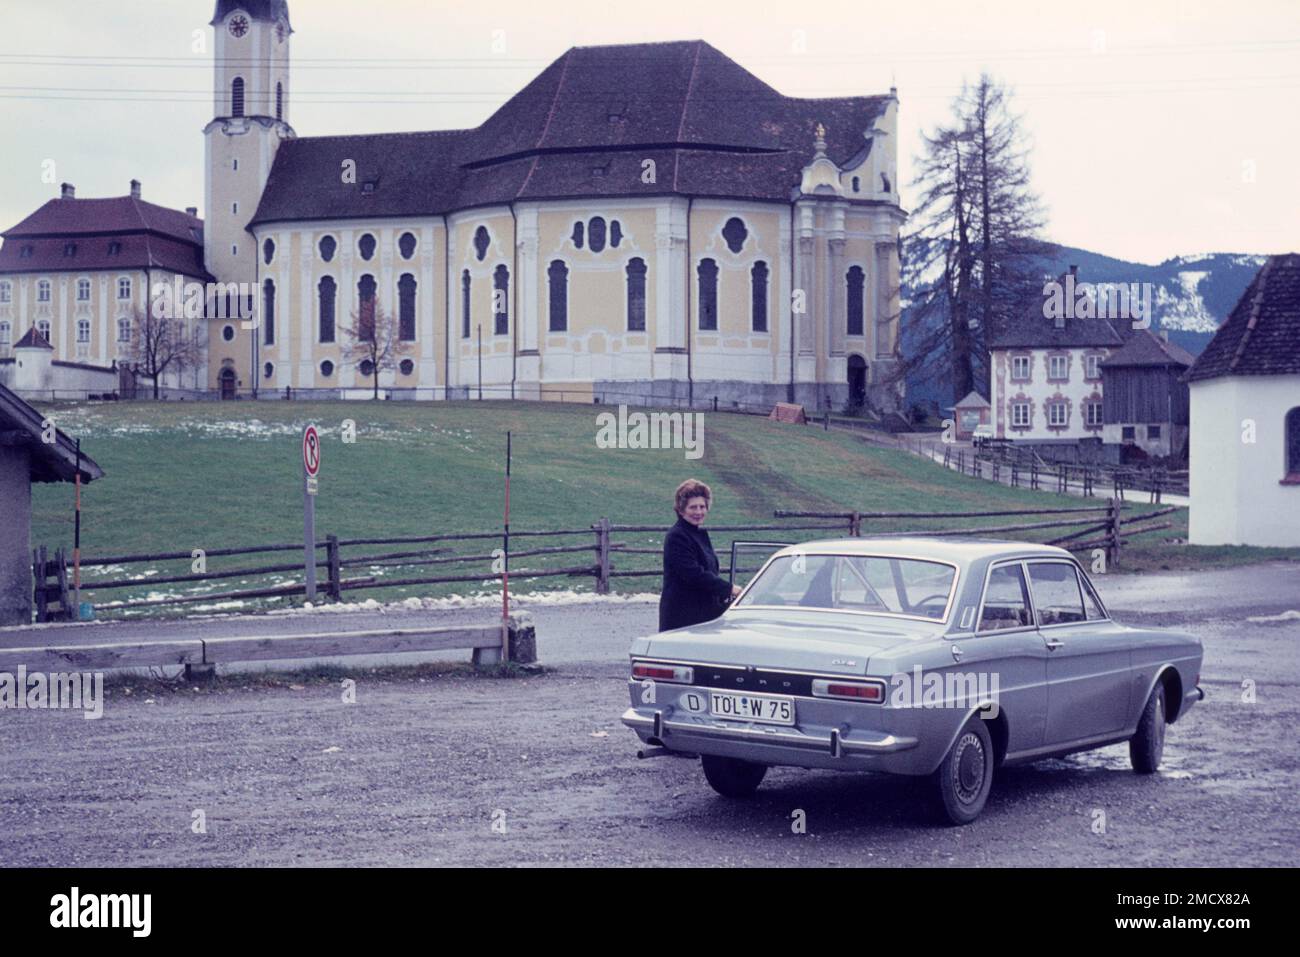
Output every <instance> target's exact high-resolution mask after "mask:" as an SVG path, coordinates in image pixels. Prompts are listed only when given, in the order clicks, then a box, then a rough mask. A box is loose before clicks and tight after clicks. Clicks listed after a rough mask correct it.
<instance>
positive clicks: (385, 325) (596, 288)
mask: <svg viewBox="0 0 1300 957" xmlns="http://www.w3.org/2000/svg"><path fill="white" fill-rule="evenodd" d="M212 27H213V29H214V33H215V37H214V41H215V42H214V45H213V50H214V57H215V64H214V69H215V80H214V97H213V118H212V120H211V122H209V123H208V125H207V127H206V128H205V130H204V132H203V135H204V138H205V162H206V187H205V196H204V215H205V220H204V222H203V224H202V239H203V263H202V271H203V272H205V273H206V274H208V275H210V277H212V279H214V280H215V281H216V282H217V283H220V284H226V288H228V289H233V290H238V293H237V295H238V297H239V300H238V301H241V302H246V301H248V300H249V299H251V300H252V302H253V309H252V312H253V318H252V320H251V321H240V319H239V318H235V317H233V316H230V313H226V315H227V316H230V317H229V318H221V317H213V315H212V312H213V310H212V309H211V302H209V311H208V318H206V319H205V320H203V322H204V323H205V324H206V327H207V329H206V337H205V342H206V351H205V357H204V363H203V366H202V369H201V371H200V372H199V373H198V374H197V375H198V378H199V379H200V380H201V381H202V382H203V388H205V389H207V390H209V391H211V392H213V393H219V394H225V395H227V396H235V395H238V396H252V395H255V394H256V395H258V396H260V397H275V396H286V395H290V396H293V397H302V398H309V397H313V398H314V397H319V398H333V397H363V396H369V395H370V394H371V385H372V376H373V373H374V372H375V368H374V367H375V365H376V362H374V361H373V359H372V358H371V357H370V356H358V355H357V351H356V350H355V349H354V348H352V347H353V346H355V344H356V340H357V339H358V336H359V335H360V336H361V337H365V336H367V335H371V334H373V335H375V337H376V339H380V340H384V341H385V344H386V345H387V344H388V342H387V340H388V339H389V338H391V345H390V347H389V348H387V349H386V350H385V354H384V355H382V356H381V357H380V358H379V361H378V363H377V364H378V366H379V388H380V390H381V392H382V393H383V394H387V395H389V396H391V397H392V398H395V399H396V398H415V399H442V398H453V399H455V398H467V397H477V396H479V395H482V396H483V397H484V398H512V397H513V398H518V399H562V400H566V401H592V400H593V399H598V400H600V401H606V402H613V403H618V402H628V403H648V402H654V401H664V402H673V403H678V402H685V401H693V402H696V403H703V402H708V401H710V400H711V399H712V398H713V397H717V398H718V401H719V404H720V407H722V408H729V407H731V406H732V404H733V403H741V404H745V405H753V406H761V405H764V404H770V403H772V402H775V401H789V400H793V401H798V402H801V403H804V404H805V405H807V406H809V407H810V408H823V407H827V406H830V407H833V408H842V407H844V406H845V405H849V404H862V403H864V402H865V403H870V404H871V405H872V406H874V407H875V408H877V409H882V410H897V409H898V408H899V406H900V405H901V401H902V384H901V382H899V381H898V376H897V371H898V366H899V356H898V349H899V335H898V322H899V320H898V315H899V294H898V289H899V262H898V230H899V226H900V224H901V222H902V220H903V218H904V213H903V211H902V209H901V207H900V205H899V197H898V192H897V172H896V171H897V142H898V136H897V128H898V127H897V123H898V119H897V115H898V99H897V97H896V95H895V93H894V92H893V91H892V90H891V91H890V92H889V93H888V94H886V95H881V96H863V97H843V98H833V99H800V98H794V97H788V96H784V95H782V94H781V93H779V92H778V91H776V90H775V89H773V88H772V87H770V86H768V85H767V84H766V83H764V82H762V81H761V80H759V79H758V78H757V77H755V76H754V75H753V74H751V73H749V72H748V71H746V70H745V69H744V68H742V67H741V66H740V65H738V64H737V63H735V62H733V61H732V60H730V59H729V58H728V57H726V56H725V55H724V54H723V53H721V52H720V51H718V50H717V49H715V48H714V47H712V46H710V45H709V44H708V43H705V42H703V41H698V40H696V41H683V42H671V43H647V44H630V45H617V46H597V47H575V48H572V49H570V50H568V51H567V52H566V53H564V54H563V55H562V56H560V57H559V59H557V60H556V61H555V62H554V63H552V64H551V65H550V66H549V67H547V68H546V69H545V70H543V71H542V72H541V73H540V74H539V75H538V76H537V77H536V78H534V79H533V80H532V81H531V82H530V83H528V84H527V85H526V86H525V87H524V88H523V89H522V90H520V91H519V92H518V93H516V94H515V95H514V96H512V97H511V98H510V99H509V100H508V101H507V102H506V103H505V104H504V105H503V106H501V107H500V108H499V109H498V110H497V111H496V112H495V113H493V114H492V115H491V116H490V117H488V118H487V119H486V120H485V121H484V122H483V123H482V124H481V125H480V126H478V127H476V128H473V129H460V130H435V131H429V132H406V133H366V134H357V135H347V136H319V137H310V136H298V135H297V133H296V132H295V130H294V128H293V127H292V125H291V116H292V110H293V94H292V82H291V80H292V71H291V58H290V53H289V51H290V45H291V43H292V39H293V29H292V26H291V23H290V17H289V9H288V4H287V2H285V0H218V3H217V4H216V10H215V15H214V17H213V20H212ZM0 278H3V276H0ZM228 284H235V285H234V286H230V285H228ZM372 330H377V331H374V332H373V333H372ZM386 337H387V338H386ZM56 348H57V344H56Z"/></svg>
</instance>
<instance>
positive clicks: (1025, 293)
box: [899, 74, 1051, 399]
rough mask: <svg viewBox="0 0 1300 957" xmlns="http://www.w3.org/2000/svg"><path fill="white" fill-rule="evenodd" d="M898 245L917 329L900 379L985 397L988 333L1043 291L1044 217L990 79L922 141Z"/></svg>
mask: <svg viewBox="0 0 1300 957" xmlns="http://www.w3.org/2000/svg"><path fill="white" fill-rule="evenodd" d="M924 140H925V150H924V154H923V155H922V156H920V157H918V160H917V175H916V178H915V180H914V181H913V184H912V185H913V187H914V188H916V189H918V190H919V191H920V192H919V195H918V199H917V202H916V204H915V207H914V210H913V222H914V223H915V225H914V227H913V228H912V229H911V230H910V231H909V232H908V233H907V234H906V235H905V236H904V237H903V285H904V286H905V287H906V288H907V289H909V290H910V303H909V305H910V315H909V321H910V324H911V325H912V326H913V327H914V328H916V329H918V330H920V336H919V339H918V341H915V342H913V343H912V347H911V348H910V349H909V350H908V352H909V354H908V355H907V356H906V357H905V359H904V362H903V363H902V365H901V367H900V370H899V374H900V375H906V374H908V373H913V374H919V375H920V376H921V377H923V378H933V377H936V376H944V377H946V378H947V379H948V380H949V382H950V383H951V385H952V387H953V392H954V399H961V397H962V396H964V395H966V394H967V393H968V392H970V391H971V390H972V389H979V390H981V391H982V392H983V393H984V394H985V395H987V394H988V375H989V370H988V363H987V359H988V352H987V342H988V338H989V336H990V335H992V334H993V333H995V332H996V331H997V330H998V329H1001V328H1004V327H1005V325H1006V324H1007V323H1009V322H1013V321H1016V320H1017V319H1018V318H1019V316H1020V315H1021V314H1022V313H1023V311H1024V310H1025V309H1026V308H1027V304H1028V303H1029V302H1031V301H1032V296H1033V295H1035V294H1037V293H1039V292H1041V282H1042V269H1043V263H1042V258H1043V257H1044V256H1045V255H1046V254H1047V253H1048V252H1049V251H1050V248H1051V247H1050V246H1049V245H1048V244H1046V243H1045V242H1043V241H1042V240H1041V239H1040V238H1039V232H1040V230H1041V229H1042V227H1043V211H1042V207H1041V205H1040V203H1039V201H1038V198H1037V197H1036V196H1035V195H1034V194H1033V192H1032V190H1031V189H1030V176H1029V166H1028V161H1027V149H1026V147H1025V146H1024V144H1023V138H1022V136H1021V132H1020V120H1019V117H1017V116H1015V115H1014V114H1013V113H1012V112H1011V110H1010V105H1009V98H1008V93H1007V92H1006V90H1005V89H1004V88H1003V87H1002V86H1000V85H999V84H998V83H996V82H995V81H994V80H992V79H991V78H990V77H989V76H988V75H987V74H985V75H981V76H980V78H979V80H978V82H976V83H975V85H974V86H966V87H963V89H962V92H961V94H960V95H959V96H958V97H957V98H956V100H954V102H953V113H952V119H951V121H950V122H949V123H948V124H946V125H943V126H940V127H939V128H938V129H936V130H935V131H934V132H933V133H931V134H929V135H926V136H925V137H924Z"/></svg>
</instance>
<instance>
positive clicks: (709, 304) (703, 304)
mask: <svg viewBox="0 0 1300 957" xmlns="http://www.w3.org/2000/svg"><path fill="white" fill-rule="evenodd" d="M696 272H697V273H698V274H699V277H700V329H702V330H710V331H716V330H717V328H718V264H717V263H715V262H714V261H713V260H712V259H701V260H700V265H699V266H698V267H697V269H696Z"/></svg>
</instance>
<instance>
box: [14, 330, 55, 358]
mask: <svg viewBox="0 0 1300 957" xmlns="http://www.w3.org/2000/svg"><path fill="white" fill-rule="evenodd" d="M14 348H15V349H49V350H50V351H51V352H53V351H54V346H52V345H50V344H49V342H48V341H47V340H46V338H45V337H44V336H43V335H41V333H40V330H38V329H37V328H36V327H35V326H32V327H31V328H30V329H28V330H27V331H26V332H25V333H23V337H22V338H21V339H19V340H18V341H17V342H15V343H14Z"/></svg>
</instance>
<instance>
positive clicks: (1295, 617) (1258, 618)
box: [1246, 609, 1300, 625]
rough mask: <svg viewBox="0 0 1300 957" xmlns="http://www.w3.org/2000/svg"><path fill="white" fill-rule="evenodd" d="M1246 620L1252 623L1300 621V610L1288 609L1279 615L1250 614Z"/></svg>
mask: <svg viewBox="0 0 1300 957" xmlns="http://www.w3.org/2000/svg"><path fill="white" fill-rule="evenodd" d="M1246 620H1247V621H1248V622H1250V623H1251V624H1254V625H1264V624H1271V623H1272V622H1275V621H1300V611H1296V610H1295V609H1290V610H1288V611H1284V612H1282V613H1281V614H1279V615H1252V616H1251V617H1249V618H1247V619H1246Z"/></svg>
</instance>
